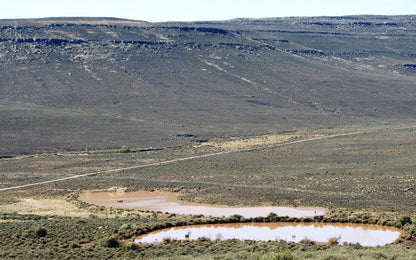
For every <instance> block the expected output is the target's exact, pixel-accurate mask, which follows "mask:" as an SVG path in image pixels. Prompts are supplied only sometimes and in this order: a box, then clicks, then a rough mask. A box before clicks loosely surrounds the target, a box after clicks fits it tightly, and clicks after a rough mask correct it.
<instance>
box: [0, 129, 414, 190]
mask: <svg viewBox="0 0 416 260" xmlns="http://www.w3.org/2000/svg"><path fill="white" fill-rule="evenodd" d="M388 129H389V130H395V129H397V130H399V129H416V125H415V126H404V127H396V128H388ZM378 131H380V129H379V130H373V131H356V132H349V133H343V134H333V135H326V136H319V137H313V138H307V139H301V140H296V141H289V142H282V143H277V144H273V145H268V146H262V147H252V148H245V149H239V150H228V151H221V152H216V153H209V154H202V155H195V156H190V157H184V158H177V159H172V160H167V161H161V162H155V163H147V164H141V165H133V166H130V167H123V168H117V169H111V170H105V171H98V172H91V173H86V174H80V175H73V176H69V177H64V178H60V179H54V180H49V181H42V182H35V183H28V184H24V185H18V186H12V187H7V188H1V189H0V191H8V190H14V189H22V188H28V187H32V186H38V185H45V184H49V183H55V182H61V181H66V180H71V179H78V178H84V177H90V176H95V175H99V174H108V173H114V172H121V171H126V170H132V169H140V168H146V167H153V166H159V165H165V164H171V163H177V162H182V161H189V160H195V159H200V158H206V157H213V156H219V155H224V154H229V153H238V152H248V151H254V150H261V149H267V148H275V147H282V146H288V145H294V144H300V143H305V142H313V141H318V140H324V139H332V138H337V137H345V136H352V135H358V134H363V133H374V132H378Z"/></svg>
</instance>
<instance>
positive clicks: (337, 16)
mask: <svg viewBox="0 0 416 260" xmlns="http://www.w3.org/2000/svg"><path fill="white" fill-rule="evenodd" d="M409 16H416V14H393V15H391V14H351V15H299V16H271V17H235V18H230V19H213V20H164V21H147V20H139V19H132V18H123V17H113V16H46V17H26V18H0V21H18V20H19V21H20V20H48V19H91V20H92V19H108V20H120V21H130V22H146V23H171V22H183V23H186V22H189V23H192V22H223V21H232V20H239V19H247V20H268V19H279V18H348V17H409Z"/></svg>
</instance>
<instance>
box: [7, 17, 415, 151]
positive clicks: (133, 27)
mask: <svg viewBox="0 0 416 260" xmlns="http://www.w3.org/2000/svg"><path fill="white" fill-rule="evenodd" d="M415 37H416V16H397V17H378V16H352V17H316V18H276V19H235V20H230V21H221V22H195V23H158V24H154V23H147V22H143V21H131V20H121V19H115V18H48V19H32V20H0V130H1V131H0V155H12V154H20V153H32V152H42V151H56V150H80V149H104V148H112V147H120V146H121V145H129V146H135V147H147V146H167V145H176V144H179V143H184V142H193V141H201V140H204V139H207V138H211V137H214V136H227V135H241V134H262V133H269V132H279V131H287V130H292V129H298V128H318V127H330V126H337V125H341V124H350V123H363V122H378V121H380V122H382V121H383V122H384V121H389V120H399V121H400V120H401V121H408V120H414V119H415V118H416V41H415Z"/></svg>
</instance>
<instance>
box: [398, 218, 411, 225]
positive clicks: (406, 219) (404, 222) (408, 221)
mask: <svg viewBox="0 0 416 260" xmlns="http://www.w3.org/2000/svg"><path fill="white" fill-rule="evenodd" d="M399 222H400V223H401V224H402V226H404V225H406V224H407V223H409V224H412V219H411V218H410V217H409V216H401V217H400V218H399Z"/></svg>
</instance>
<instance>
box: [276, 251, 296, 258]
mask: <svg viewBox="0 0 416 260" xmlns="http://www.w3.org/2000/svg"><path fill="white" fill-rule="evenodd" d="M294 259H295V258H294V257H293V256H292V255H291V254H290V253H288V252H280V253H277V254H274V255H273V256H272V257H271V260H294Z"/></svg>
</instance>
